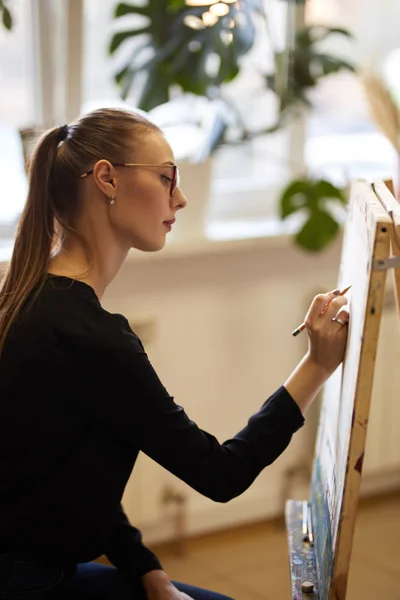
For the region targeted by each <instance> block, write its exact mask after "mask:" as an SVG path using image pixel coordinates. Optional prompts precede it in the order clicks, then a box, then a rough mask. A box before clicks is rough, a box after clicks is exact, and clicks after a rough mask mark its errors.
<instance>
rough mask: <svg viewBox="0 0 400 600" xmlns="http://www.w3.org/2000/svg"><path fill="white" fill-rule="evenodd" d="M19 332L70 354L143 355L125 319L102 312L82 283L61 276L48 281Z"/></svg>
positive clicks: (87, 286) (96, 300)
mask: <svg viewBox="0 0 400 600" xmlns="http://www.w3.org/2000/svg"><path fill="white" fill-rule="evenodd" d="M21 326H22V327H21V330H25V332H26V331H27V330H29V331H30V332H31V333H32V334H33V336H34V337H40V338H41V339H42V340H45V339H47V340H49V339H50V340H52V341H53V342H54V343H56V344H57V345H58V346H63V347H64V348H69V349H70V350H71V351H75V352H79V354H80V355H82V353H84V352H91V353H94V354H99V353H102V354H104V353H113V352H116V353H119V352H121V351H123V350H124V349H126V351H129V350H130V351H132V350H133V351H135V350H136V351H137V352H143V346H142V343H141V341H140V339H139V338H138V336H137V335H136V334H135V333H134V332H133V331H132V329H131V327H130V325H129V322H128V320H127V319H126V318H125V317H124V316H123V315H120V314H112V313H109V312H108V311H106V310H105V309H104V308H103V307H102V306H101V304H100V302H99V300H98V299H97V296H96V294H95V292H94V290H93V289H92V288H91V287H90V286H89V285H87V284H86V283H83V282H80V281H77V280H72V279H69V278H63V277H57V278H55V277H50V278H48V279H47V280H46V281H45V283H44V285H43V287H42V288H41V289H40V291H39V293H38V294H37V296H36V297H35V298H34V299H33V301H32V303H31V306H29V307H28V310H27V311H26V313H25V315H24V317H23V318H22V320H21Z"/></svg>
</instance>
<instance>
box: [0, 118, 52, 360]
mask: <svg viewBox="0 0 400 600" xmlns="http://www.w3.org/2000/svg"><path fill="white" fill-rule="evenodd" d="M59 143H60V129H59V128H58V127H57V128H56V129H52V130H50V131H49V132H48V133H46V134H44V135H43V136H42V138H41V139H40V140H39V142H38V144H37V145H36V148H35V151H34V153H33V156H32V160H31V162H30V167H29V174H28V176H29V190H28V197H27V200H26V203H25V207H24V210H23V212H22V215H21V217H20V220H19V224H18V229H17V233H16V237H15V242H14V249H13V253H12V256H11V261H10V263H9V266H8V269H7V271H6V274H5V276H4V279H3V281H2V284H1V288H0V355H1V352H2V350H3V346H4V342H5V339H6V337H7V334H8V332H9V330H10V327H11V325H12V324H13V322H14V320H15V319H16V318H17V316H18V315H19V313H20V312H21V309H22V308H23V306H24V304H25V303H26V301H27V300H28V298H29V296H30V295H31V294H32V292H33V291H34V290H35V288H38V289H40V286H41V284H43V282H44V280H45V278H46V274H47V268H48V263H49V259H50V254H51V249H52V244H53V238H54V227H55V225H54V222H55V213H54V195H53V181H52V172H51V171H52V166H53V163H54V160H55V156H56V153H57V147H58V145H59Z"/></svg>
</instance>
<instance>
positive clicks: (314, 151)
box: [0, 0, 400, 600]
mask: <svg viewBox="0 0 400 600" xmlns="http://www.w3.org/2000/svg"><path fill="white" fill-rule="evenodd" d="M0 17H1V23H0V81H1V91H0V176H1V181H2V194H1V198H0V261H1V265H2V268H4V267H5V265H6V264H7V261H8V259H9V256H10V253H11V249H12V245H13V238H14V232H15V227H16V222H17V219H18V216H19V214H20V212H21V210H22V207H23V204H24V201H25V196H26V190H27V178H26V164H27V161H28V159H29V154H30V151H31V148H32V144H33V143H34V141H35V139H36V138H37V136H38V135H39V134H40V133H41V132H42V131H43V130H44V129H46V128H48V127H52V126H55V125H62V124H64V123H68V122H71V121H72V120H74V119H75V118H77V117H78V116H79V115H81V114H83V113H84V112H86V111H88V110H90V109H92V108H96V107H100V106H122V107H126V108H128V109H134V110H143V111H144V112H145V113H146V114H147V115H148V117H149V118H150V119H152V120H153V121H155V122H156V123H157V124H159V125H160V126H161V127H162V128H163V130H164V131H165V133H166V135H167V137H168V139H169V141H170V143H171V145H172V148H173V150H174V152H175V155H176V158H177V161H178V164H179V165H180V167H181V173H182V189H183V190H184V192H185V194H186V195H187V197H188V206H187V208H186V209H185V211H182V214H179V215H178V219H177V223H176V227H175V228H174V231H173V233H172V234H171V236H170V237H169V239H168V243H167V246H166V248H165V249H164V251H163V252H161V253H156V254H154V255H151V256H150V255H145V254H141V253H139V252H136V251H132V252H131V255H130V256H129V258H128V261H127V262H126V264H125V265H124V267H123V269H122V270H121V272H120V273H119V275H118V277H117V278H116V279H115V281H114V282H113V283H112V285H111V286H110V288H109V289H108V291H107V295H106V296H105V298H104V307H105V308H106V309H107V310H110V311H111V312H122V313H123V314H125V315H126V316H127V317H128V319H129V320H130V322H131V324H132V327H133V329H134V330H135V331H136V332H137V333H138V335H139V336H140V337H141V338H142V340H143V343H144V345H145V347H146V350H147V352H148V354H149V356H150V359H151V361H152V363H153V364H154V366H155V368H156V370H157V371H158V373H159V375H160V377H161V379H162V381H163V382H164V384H165V385H166V387H167V389H168V390H169V391H170V393H171V395H173V396H174V397H175V399H176V401H177V402H178V403H179V404H182V405H183V406H184V407H185V409H186V411H187V412H188V414H189V415H190V417H191V418H192V419H193V420H195V421H196V422H197V423H198V424H199V426H200V427H202V428H203V429H206V430H208V431H210V432H212V433H213V434H214V435H216V436H217V437H218V439H219V440H220V441H223V440H224V439H227V438H229V437H230V436H232V435H233V434H234V433H236V432H237V431H238V430H239V429H240V428H242V427H243V425H244V424H245V423H246V421H247V419H248V417H249V416H250V415H251V414H252V412H254V411H255V410H257V409H258V408H259V406H260V405H261V404H262V402H263V401H264V400H265V399H266V398H267V397H268V395H270V394H271V393H272V392H273V391H274V389H275V388H277V387H278V386H279V385H281V383H282V382H283V381H284V380H285V378H286V377H287V375H288V374H289V373H290V372H291V370H292V369H293V368H294V367H295V365H296V364H297V362H298V360H299V359H300V358H301V357H302V355H303V353H304V351H305V349H306V339H305V336H304V338H302V339H301V337H302V336H300V338H296V341H294V340H293V339H291V335H290V332H291V331H292V329H294V328H295V327H296V326H297V325H298V323H300V322H302V320H303V317H304V314H305V311H306V309H307V307H308V305H309V302H310V301H311V299H312V297H313V296H314V295H315V294H316V293H318V292H320V291H321V290H327V289H333V288H334V287H336V279H337V275H338V267H339V260H340V248H341V235H342V224H343V221H344V218H345V215H346V203H347V199H348V192H349V185H350V182H351V181H352V180H354V179H356V178H364V179H367V180H368V181H373V180H374V179H376V178H388V179H392V180H393V181H394V185H395V190H397V189H398V188H399V164H400V162H399V155H400V111H399V105H400V33H399V27H398V23H399V22H400V3H399V2H398V0H381V1H380V3H378V2H377V1H376V0H307V1H306V2H304V1H301V0H297V1H287V0H241V1H235V0H225V1H221V2H218V1H213V2H211V1H208V2H207V1H205V0H186V2H185V1H184V0H140V1H139V0H137V1H136V2H130V3H118V2H116V1H115V0H101V1H100V0H1V1H0ZM392 298H393V294H392V290H391V289H390V288H389V289H388V293H387V298H386V301H385V309H384V316H383V322H382V329H381V335H380V344H379V352H378V357H377V366H376V375H375V381H374V392H373V399H372V408H371V419H370V424H369V430H368V440H367V452H366V460H365V463H364V470H363V477H362V493H361V497H362V500H361V505H360V522H359V524H358V525H357V527H358V529H357V533H356V543H355V550H354V553H353V555H354V557H353V559H352V567H351V584H350V591H349V597H350V599H352V598H360V597H362V598H363V599H367V598H369V597H370V596H371V598H372V595H373V597H374V598H376V597H385V598H386V599H388V600H389V599H393V600H399V599H400V568H399V565H400V552H399V550H398V543H397V531H396V529H395V526H394V522H395V519H396V516H399V514H400V495H399V493H398V490H399V489H400V469H399V467H400V442H399V437H398V431H399V428H400V409H399V403H398V389H399V387H400V370H399V368H398V365H399V364H400V341H399V338H400V335H397V334H398V323H397V314H396V308H395V304H394V300H393V299H392ZM110 400H111V399H110ZM318 412H319V402H318V401H317V402H316V403H315V405H314V406H313V407H312V409H311V411H310V413H309V416H308V419H307V423H306V426H305V427H304V428H303V429H302V430H301V431H300V432H298V433H297V434H296V435H295V437H294V439H293V441H292V443H291V445H290V447H289V448H288V450H287V451H286V452H285V453H284V455H283V456H282V457H280V458H279V459H278V461H276V463H275V464H274V465H272V466H271V467H269V468H268V469H267V470H266V471H265V472H263V473H262V474H261V475H260V477H259V478H258V479H257V481H256V482H255V483H254V485H253V486H252V487H251V489H249V490H248V491H247V492H246V493H244V494H243V495H242V496H241V497H240V498H238V499H236V500H234V501H232V502H230V503H229V504H227V505H222V506H221V505H218V504H214V503H212V502H211V501H209V500H207V499H205V498H203V497H201V496H199V495H198V494H197V493H196V492H193V491H192V490H190V489H189V488H188V487H187V486H186V485H185V484H183V483H182V482H180V481H178V480H177V479H176V478H174V477H173V476H172V475H170V474H169V473H166V472H165V471H163V470H162V469H161V468H160V467H159V466H158V465H156V464H154V463H152V462H151V461H150V460H149V459H147V457H145V456H140V459H139V461H138V464H137V466H136V467H135V470H134V475H133V477H132V479H131V481H130V482H129V484H128V486H127V489H126V492H125V496H124V506H125V509H126V511H127V514H128V515H129V517H130V519H131V521H132V522H133V523H134V524H135V525H136V526H137V527H139V528H140V529H141V530H142V531H143V534H144V538H145V541H147V543H149V544H150V545H151V546H154V547H155V548H157V551H158V552H159V554H160V556H161V558H163V559H164V561H165V562H166V564H167V566H168V568H169V572H170V576H171V577H176V578H180V579H182V580H188V581H189V582H192V583H198V584H199V585H203V586H205V587H207V586H208V587H214V588H215V589H216V590H217V591H221V592H225V593H227V594H230V595H233V596H235V597H237V598H242V599H244V600H256V599H257V598H274V599H275V600H276V599H277V598H289V597H290V596H289V594H290V590H289V587H288V586H289V573H288V561H287V544H286V538H285V528H284V524H283V511H284V503H285V500H286V499H287V498H299V499H305V498H307V497H308V495H309V482H310V473H311V466H312V459H313V453H314V444H315V436H316V428H317V424H318ZM363 511H364V512H363ZM399 533H400V532H399ZM377 538H379V549H377V541H376V540H377ZM357 540H359V541H357ZM357 544H358V545H357ZM240 566H242V568H240ZM382 590H383V591H382Z"/></svg>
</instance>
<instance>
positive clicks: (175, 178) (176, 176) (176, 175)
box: [80, 163, 181, 196]
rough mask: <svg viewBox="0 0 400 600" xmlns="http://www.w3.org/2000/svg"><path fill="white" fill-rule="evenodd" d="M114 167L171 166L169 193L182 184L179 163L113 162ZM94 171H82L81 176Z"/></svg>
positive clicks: (171, 193) (172, 192) (173, 192)
mask: <svg viewBox="0 0 400 600" xmlns="http://www.w3.org/2000/svg"><path fill="white" fill-rule="evenodd" d="M112 165H113V167H153V168H154V167H158V168H160V167H164V168H169V169H172V173H173V175H172V179H171V185H170V188H169V195H170V196H173V195H174V194H175V192H176V189H177V188H178V187H179V186H180V183H181V174H180V171H179V167H178V165H171V164H168V165H165V164H164V165H163V164H161V165H150V164H146V163H112ZM92 173H93V169H90V171H86V173H82V175H81V176H80V177H81V178H83V177H87V176H88V175H91V174H92Z"/></svg>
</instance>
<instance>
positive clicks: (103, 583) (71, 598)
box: [0, 559, 231, 600]
mask: <svg viewBox="0 0 400 600" xmlns="http://www.w3.org/2000/svg"><path fill="white" fill-rule="evenodd" d="M172 583H173V584H174V585H175V586H176V587H177V588H178V590H180V591H181V592H185V593H186V594H187V595H188V596H190V597H191V598H193V600H231V599H229V598H227V596H223V595H222V594H218V593H215V592H210V591H208V590H203V589H200V588H197V587H194V586H191V585H186V584H184V583H178V582H175V581H173V582H172ZM87 598H97V599H98V600H146V594H145V592H144V590H143V588H142V586H141V584H140V581H138V582H137V584H135V583H132V581H131V580H129V579H128V578H127V577H126V576H125V575H124V574H123V573H121V572H119V571H118V570H117V569H115V568H114V567H109V566H107V565H102V564H98V563H91V562H90V563H82V564H79V565H77V567H76V569H75V570H74V571H72V570H71V572H66V571H65V570H63V569H61V568H60V567H50V566H45V565H40V564H38V563H35V562H29V561H24V560H15V559H14V560H1V559H0V600H84V599H87Z"/></svg>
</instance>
